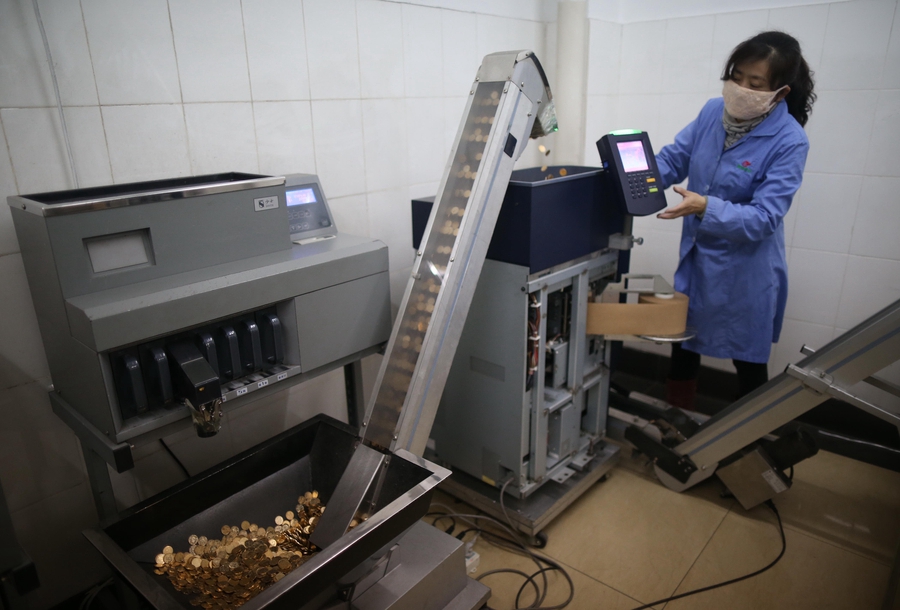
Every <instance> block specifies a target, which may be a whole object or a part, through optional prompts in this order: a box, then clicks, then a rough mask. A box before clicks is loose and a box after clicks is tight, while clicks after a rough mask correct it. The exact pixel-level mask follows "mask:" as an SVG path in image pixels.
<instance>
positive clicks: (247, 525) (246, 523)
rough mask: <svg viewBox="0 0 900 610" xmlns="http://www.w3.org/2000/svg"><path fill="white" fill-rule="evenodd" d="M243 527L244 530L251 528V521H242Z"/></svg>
mask: <svg viewBox="0 0 900 610" xmlns="http://www.w3.org/2000/svg"><path fill="white" fill-rule="evenodd" d="M241 529H242V530H249V529H250V522H249V521H241Z"/></svg>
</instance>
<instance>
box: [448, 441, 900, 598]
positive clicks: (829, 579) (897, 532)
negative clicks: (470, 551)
mask: <svg viewBox="0 0 900 610" xmlns="http://www.w3.org/2000/svg"><path fill="white" fill-rule="evenodd" d="M723 489H724V488H723V487H722V485H721V483H719V482H718V480H717V479H716V478H715V477H713V479H711V480H709V481H706V482H705V483H703V484H701V485H699V486H698V487H696V488H694V489H691V490H689V491H688V492H686V493H683V494H677V493H675V492H672V491H670V490H668V489H666V488H665V487H663V486H662V485H661V484H659V483H658V482H657V480H656V478H655V477H654V476H653V474H652V471H651V470H650V469H649V468H647V467H646V466H645V464H644V463H643V462H642V461H640V460H638V459H632V458H630V457H626V458H625V459H623V461H622V463H621V464H620V465H619V466H618V467H616V468H615V469H614V470H613V471H612V473H611V476H610V478H609V480H608V481H606V482H604V483H600V484H597V485H596V486H594V487H593V488H592V489H591V490H590V491H588V492H587V493H586V494H585V495H584V496H582V498H580V499H579V500H578V501H576V502H575V503H574V504H573V505H572V506H571V507H569V508H568V509H567V510H566V511H565V512H564V513H563V514H561V515H560V516H559V517H558V518H557V519H556V520H555V521H554V522H553V523H552V524H551V525H550V526H549V527H548V528H547V529H546V532H547V534H548V538H549V542H548V544H547V547H546V549H544V551H543V552H544V553H545V554H546V555H548V556H550V557H552V558H553V559H555V560H557V561H559V562H561V563H563V564H564V566H565V567H566V569H567V570H568V571H569V574H570V576H571V578H572V580H573V582H574V585H575V597H574V599H573V600H572V603H571V604H570V605H569V606H568V608H573V609H582V608H584V609H606V608H609V609H616V610H626V609H629V608H635V607H637V606H640V605H641V604H643V603H649V602H652V601H655V600H657V599H661V598H664V597H667V596H670V595H673V594H676V593H681V592H684V591H688V590H691V589H695V588H699V587H704V586H707V585H711V584H714V583H717V582H720V581H723V580H728V579H731V578H735V577H737V576H741V575H743V574H746V573H749V572H752V571H754V570H756V569H758V568H760V567H762V566H764V565H766V564H767V563H769V562H770V561H771V560H772V559H774V558H775V557H776V556H777V555H778V553H779V551H780V550H781V540H780V537H779V534H778V528H777V524H776V521H775V516H774V515H773V514H772V512H771V511H770V510H769V509H768V508H766V507H758V508H756V509H754V510H751V511H745V510H744V509H743V508H741V506H740V504H738V503H737V502H736V501H735V500H733V499H724V498H721V497H720V493H721V491H722V490H723ZM775 503H776V505H777V506H778V508H779V511H780V513H781V515H782V518H783V520H784V523H785V535H786V538H787V551H786V553H785V555H784V557H783V558H782V560H781V561H780V562H779V563H778V564H777V565H776V566H775V567H774V568H772V569H771V570H769V571H768V572H766V573H764V574H762V575H760V576H758V577H755V578H753V579H750V580H746V581H743V582H740V583H737V584H734V585H730V586H727V587H724V588H721V589H717V590H715V591H710V592H706V593H701V594H699V595H696V596H691V597H688V598H684V599H681V600H678V601H674V602H670V603H669V604H667V605H659V606H657V607H658V608H663V607H664V608H667V609H669V610H681V609H694V608H702V609H707V608H709V609H713V608H714V609H754V610H755V609H759V608H763V609H766V610H776V609H781V608H790V609H792V610H803V609H807V608H809V609H813V608H814V609H816V610H819V609H822V608H830V609H848V610H865V609H868V608H871V609H873V610H876V609H877V610H880V609H881V607H882V602H883V599H884V596H885V592H886V588H887V584H888V578H889V573H890V569H891V562H892V561H893V559H894V556H895V554H896V552H897V548H898V543H900V474H898V473H894V472H890V471H887V470H883V469H880V468H876V467H874V466H869V465H866V464H862V463H859V462H855V461H853V460H849V459H846V458H843V457H840V456H836V455H833V454H829V453H819V454H818V455H817V456H815V457H813V458H812V459H810V460H807V461H805V462H802V463H801V464H798V465H797V467H796V474H795V477H794V486H793V487H792V489H790V490H788V491H787V492H785V493H783V494H781V496H780V497H778V498H776V502H775ZM458 506H459V508H460V509H462V508H463V507H464V505H462V504H460V505H458ZM467 539H468V538H467ZM475 550H476V551H478V552H479V553H480V554H481V563H480V566H479V568H478V570H477V572H476V573H475V574H474V576H476V577H477V576H478V575H479V574H483V573H484V572H486V571H488V570H493V569H496V568H501V567H504V568H505V567H511V568H516V569H519V570H522V571H523V572H527V573H529V574H531V573H534V572H535V571H536V570H537V569H538V568H537V567H536V566H535V565H534V563H533V562H531V560H529V559H527V558H525V557H522V556H520V555H516V554H514V553H511V552H509V551H506V550H503V549H500V548H498V547H495V546H493V545H491V544H489V543H487V542H485V541H484V540H483V539H482V540H479V541H478V542H477V543H476V545H475ZM523 581H524V579H523V578H522V577H521V576H517V575H511V574H497V575H490V576H487V577H486V578H485V581H484V582H485V583H486V584H488V585H489V586H490V587H491V588H492V597H491V599H490V601H489V602H488V605H489V606H490V607H491V608H495V609H497V610H503V609H507V608H514V607H515V606H514V603H515V597H516V593H517V592H518V591H519V588H520V587H521V586H522V583H523ZM549 582H550V586H549V596H548V598H547V599H545V600H544V602H543V606H553V605H555V604H558V603H561V602H563V601H565V599H566V597H567V596H568V592H569V589H568V585H567V583H566V581H565V580H564V579H563V578H562V577H561V576H560V575H558V574H556V573H552V572H551V573H550V576H549ZM533 599H534V597H533V593H532V592H531V588H530V586H529V587H527V588H526V591H525V592H523V593H522V597H521V600H520V601H521V602H522V603H523V605H528V604H529V603H530V602H531V601H533Z"/></svg>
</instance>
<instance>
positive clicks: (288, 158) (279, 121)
mask: <svg viewBox="0 0 900 610" xmlns="http://www.w3.org/2000/svg"><path fill="white" fill-rule="evenodd" d="M253 120H254V123H255V125H256V146H257V150H258V151H259V171H261V172H263V173H264V174H293V173H307V174H314V173H316V158H315V147H314V146H313V123H312V114H311V110H310V103H309V102H262V103H260V102H257V103H254V104H253ZM329 195H330V193H329Z"/></svg>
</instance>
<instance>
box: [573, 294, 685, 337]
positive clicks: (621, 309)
mask: <svg viewBox="0 0 900 610" xmlns="http://www.w3.org/2000/svg"><path fill="white" fill-rule="evenodd" d="M687 310H688V298H687V296H686V295H684V294H682V293H680V292H676V293H675V296H674V297H673V298H671V299H664V298H660V297H657V296H654V295H652V294H642V295H640V296H639V298H638V302H637V303H588V313H587V334H589V335H658V336H671V335H679V334H681V333H683V332H684V331H685V327H686V326H687Z"/></svg>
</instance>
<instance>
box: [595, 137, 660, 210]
mask: <svg viewBox="0 0 900 610" xmlns="http://www.w3.org/2000/svg"><path fill="white" fill-rule="evenodd" d="M597 150H598V151H599V152H600V159H601V161H602V162H603V168H604V169H606V171H608V172H609V173H610V177H611V178H612V181H613V183H615V189H616V193H617V194H618V195H619V201H620V202H621V203H622V205H623V207H624V210H623V211H624V212H625V213H627V214H631V215H632V216H646V215H648V214H653V213H654V212H658V211H659V210H662V209H663V208H665V207H666V196H665V195H664V194H663V188H662V184H660V182H661V180H660V176H659V169H658V168H657V167H656V157H654V156H653V148H652V147H651V146H650V138H649V136H648V135H647V132H645V131H638V130H636V129H623V130H621V131H613V132H611V133H608V134H606V135H605V136H603V137H602V138H600V139H599V140H597Z"/></svg>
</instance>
